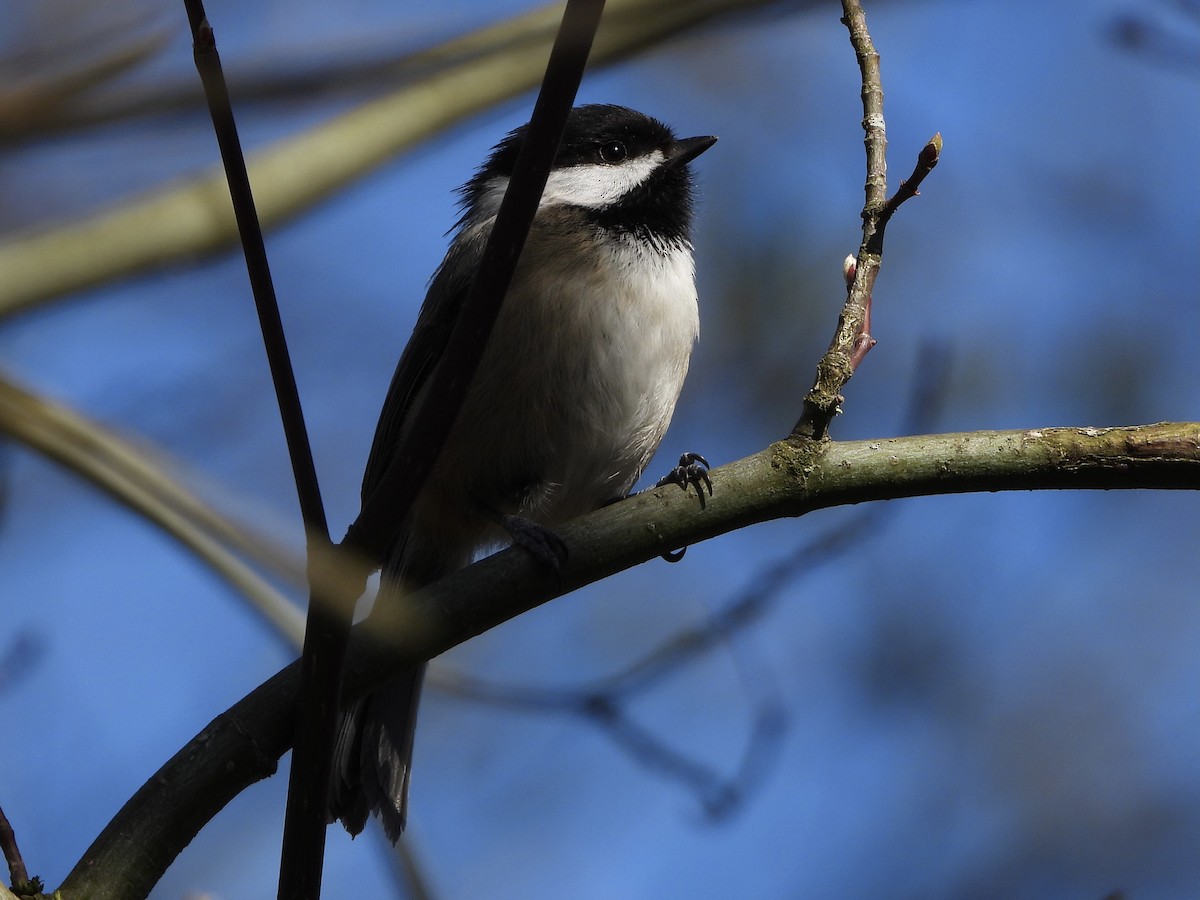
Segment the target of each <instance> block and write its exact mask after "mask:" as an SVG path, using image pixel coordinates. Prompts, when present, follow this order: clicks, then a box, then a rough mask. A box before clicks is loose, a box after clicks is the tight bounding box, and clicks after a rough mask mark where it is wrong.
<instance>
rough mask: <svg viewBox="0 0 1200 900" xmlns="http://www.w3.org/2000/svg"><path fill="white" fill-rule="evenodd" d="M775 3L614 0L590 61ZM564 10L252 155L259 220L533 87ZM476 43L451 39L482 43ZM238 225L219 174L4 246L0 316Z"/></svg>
mask: <svg viewBox="0 0 1200 900" xmlns="http://www.w3.org/2000/svg"><path fill="white" fill-rule="evenodd" d="M778 2H779V0H692V2H689V3H679V2H678V0H610V3H609V7H610V8H609V11H608V13H607V14H606V16H605V24H604V26H603V27H602V28H601V29H600V32H599V34H598V35H597V37H596V44H595V48H594V50H593V53H592V64H593V65H599V64H601V63H608V62H613V61H616V60H618V59H623V58H625V57H628V56H629V55H631V54H632V53H634V52H637V51H638V50H641V49H643V48H645V47H646V46H648V45H650V44H653V43H655V42H659V41H663V40H665V39H667V38H669V37H670V36H672V35H675V34H678V33H680V32H682V31H684V30H686V29H688V28H692V27H695V26H697V25H699V24H702V23H704V22H707V21H710V20H712V19H713V18H714V17H716V16H719V15H723V14H726V13H730V12H734V11H738V10H749V9H753V8H755V7H761V6H766V5H770V4H772V3H778ZM561 13H562V6H561V4H559V3H555V4H552V5H550V6H548V7H546V8H544V9H540V10H537V11H535V12H533V13H527V14H524V15H522V16H521V17H519V20H520V25H521V27H520V28H516V29H513V28H507V27H503V28H498V27H497V26H489V27H488V28H487V29H483V30H481V33H480V34H481V35H486V36H487V40H486V43H485V49H484V50H482V51H480V52H478V53H477V55H472V56H470V57H469V58H467V59H465V60H463V61H460V62H456V63H455V64H454V65H451V66H450V67H448V68H446V69H444V70H441V71H438V72H435V73H434V74H432V75H430V76H429V77H427V78H423V79H421V80H420V81H418V82H417V83H415V84H410V85H407V86H405V87H403V88H401V89H400V90H398V91H395V92H394V93H392V94H389V95H387V96H385V97H381V98H379V99H377V100H373V101H371V102H368V103H364V104H363V105H361V106H359V107H357V108H355V109H353V110H350V111H349V112H347V113H344V114H343V115H340V116H338V117H336V118H335V119H333V120H331V121H330V122H328V123H326V124H324V125H322V126H320V127H319V128H316V129H313V130H311V131H308V132H305V133H304V134H301V135H299V136H296V137H291V138H288V139H286V140H283V141H280V142H278V143H277V144H274V145H272V146H270V147H267V148H265V149H263V150H260V151H259V152H257V153H255V154H252V155H251V156H250V158H249V160H248V165H249V169H250V180H251V183H252V184H253V185H254V193H255V197H256V198H257V202H258V210H259V215H260V217H261V219H262V222H263V224H264V226H267V227H273V226H275V225H278V224H279V223H281V222H283V221H286V220H288V219H290V218H292V217H293V216H296V215H298V214H299V213H301V212H303V211H305V210H307V209H309V208H310V207H312V206H313V205H314V204H316V203H318V202H319V201H321V200H323V199H324V198H326V197H328V196H329V195H331V194H332V193H333V192H335V191H337V190H339V189H340V188H342V187H343V186H345V185H346V184H348V183H350V182H351V181H353V180H354V179H356V178H360V177H362V176H363V175H365V174H366V173H368V172H370V171H372V170H373V169H375V168H377V167H378V166H379V165H381V164H383V163H384V162H386V161H388V160H390V159H392V158H393V157H395V156H396V155H397V154H398V153H401V152H403V151H405V150H407V149H409V148H411V147H413V146H415V145H416V144H418V143H420V142H421V141H423V140H426V139H427V138H429V137H431V136H432V135H434V134H437V133H439V132H441V131H443V130H444V129H446V128H449V127H450V126H452V125H454V124H455V123H457V122H460V121H462V120H463V119H464V118H465V117H467V116H470V115H472V114H475V113H478V112H480V111H481V110H485V109H488V108H490V107H493V106H495V105H496V104H497V103H499V102H501V101H503V100H506V99H509V98H511V97H514V96H516V95H518V94H520V93H521V92H522V91H526V90H529V89H530V88H532V87H534V86H536V85H537V84H538V82H539V80H540V79H541V77H542V71H543V67H544V63H545V59H546V55H547V54H548V53H549V52H550V44H551V41H552V39H553V37H554V31H555V27H556V26H557V22H558V19H559V17H560V16H561ZM478 38H479V35H476V36H475V39H472V38H471V37H468V38H466V39H462V38H460V39H456V41H454V42H452V43H454V44H455V45H467V46H471V47H473V48H478V45H479V43H480V41H479V39H478ZM236 240H237V229H236V227H235V224H234V220H233V214H232V211H231V209H230V204H229V192H228V190H227V188H226V185H225V178H224V176H223V175H221V174H220V173H217V172H212V173H209V174H205V175H203V176H201V177H199V178H196V179H195V180H192V181H188V182H185V183H183V184H177V185H172V186H170V187H167V188H165V189H162V190H159V191H155V192H154V193H152V194H149V195H147V196H145V197H142V198H138V199H137V200H134V201H131V202H129V203H126V204H122V205H120V206H118V207H116V208H114V209H111V210H105V211H103V212H101V213H98V214H96V215H94V216H89V217H88V218H86V219H82V220H80V221H78V222H75V223H73V224H71V225H69V226H66V227H64V228H61V229H58V230H56V231H53V232H49V233H46V234H37V235H31V236H27V237H21V238H16V239H14V240H11V241H8V242H7V243H4V244H0V316H5V315H11V314H13V313H16V312H20V311H22V310H24V309H27V308H29V307H31V306H34V305H37V304H39V303H42V302H44V301H46V300H49V299H53V298H55V297H60V296H62V295H64V294H68V293H71V292H73V291H78V290H82V289H84V288H89V287H94V286H96V285H99V284H103V283H105V282H108V281H112V280H114V279H117V278H122V277H128V276H129V275H132V274H134V273H136V272H139V271H143V270H144V269H146V268H147V267H150V266H156V265H163V264H166V263H169V262H177V261H180V260H186V259H192V258H194V257H195V256H196V255H198V254H202V253H211V252H216V251H219V250H223V249H227V248H229V247H232V246H234V244H235V242H236Z"/></svg>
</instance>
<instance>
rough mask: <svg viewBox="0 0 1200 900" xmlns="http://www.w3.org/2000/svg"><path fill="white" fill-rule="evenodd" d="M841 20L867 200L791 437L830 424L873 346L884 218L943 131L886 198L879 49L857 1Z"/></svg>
mask: <svg viewBox="0 0 1200 900" xmlns="http://www.w3.org/2000/svg"><path fill="white" fill-rule="evenodd" d="M842 10H843V12H844V16H843V18H842V23H843V24H844V25H845V26H846V27H847V28H848V29H849V31H850V43H851V44H852V45H853V46H854V55H855V56H856V57H857V58H858V68H859V72H860V73H861V76H862V105H863V121H862V124H863V132H864V138H863V142H864V144H865V146H866V151H867V179H866V186H865V193H866V202H865V204H864V206H863V210H862V220H863V239H862V244H861V245H860V247H859V250H858V257H857V260H856V261H855V263H854V265H853V266H852V267H851V266H850V265H849V264H848V265H847V278H850V277H851V276H852V277H853V281H852V282H851V284H850V286H849V291H848V293H847V296H846V302H845V304H844V305H843V307H842V313H841V315H840V316H839V317H838V324H837V329H836V330H835V331H834V334H833V339H832V340H831V341H830V343H829V349H828V350H826V351H825V355H824V356H822V357H821V360H820V362H819V363H817V378H816V382H815V383H814V384H813V386H812V389H811V390H810V391H809V392H808V394H807V396H805V398H804V409H803V412H802V413H801V416H800V421H799V422H797V423H796V425H795V427H794V428H793V429H792V437H795V438H809V439H811V440H821V439H822V438H824V437H825V436H826V435H827V434H828V433H829V424H830V422H832V421H833V417H834V416H836V415H837V414H838V413H839V412H840V411H841V409H840V405H841V402H842V388H844V387H845V386H846V382H848V381H849V380H850V378H851V377H852V376H853V375H854V370H855V368H856V367H857V365H858V363H859V362H860V361H861V360H862V358H863V357H864V356H865V355H866V352H867V351H868V350H870V348H871V347H872V346H874V343H875V342H874V340H873V339H872V338H871V335H870V333H869V328H870V321H871V319H870V316H871V296H872V291H873V290H874V288H875V279H876V278H877V277H878V275H879V266H880V264H881V262H882V260H883V235H884V231H885V230H886V228H887V223H888V221H889V220H890V219H891V218H892V215H893V214H894V213H895V212H896V210H897V209H898V208H899V207H900V204H902V203H903V202H904V201H905V200H907V199H909V198H910V197H915V196H916V195H917V188H918V187H919V186H920V184H921V182H922V181H923V180H924V179H925V176H926V175H928V174H929V172H931V171H932V170H933V167H934V166H936V165H937V162H938V157H939V155H940V154H941V149H942V138H941V135H940V134H938V135H934V137H933V138H932V139H931V140H930V141H929V143H928V144H926V145H925V147H924V148H923V149H922V150H921V153H920V155H919V156H918V158H917V167H916V169H915V170H914V172H913V174H912V176H911V177H910V178H909V179H908V180H907V181H906V182H903V183H901V185H900V190H899V191H897V192H896V195H895V196H894V197H892V198H891V199H890V200H889V199H886V198H887V156H886V150H887V126H886V124H885V123H884V119H883V85H882V82H881V80H880V74H879V53H878V52H876V50H875V45H874V44H873V43H872V41H871V35H870V33H869V32H868V31H867V18H866V14H865V13H864V12H863V9H862V4H861V3H860V2H859V0H842Z"/></svg>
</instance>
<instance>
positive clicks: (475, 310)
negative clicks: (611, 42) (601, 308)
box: [343, 0, 604, 559]
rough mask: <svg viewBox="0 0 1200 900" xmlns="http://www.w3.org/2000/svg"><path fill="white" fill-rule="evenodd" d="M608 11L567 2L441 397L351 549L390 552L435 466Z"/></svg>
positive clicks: (371, 505)
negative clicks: (406, 513)
mask: <svg viewBox="0 0 1200 900" xmlns="http://www.w3.org/2000/svg"><path fill="white" fill-rule="evenodd" d="M603 9H604V0H570V2H568V3H567V8H566V11H565V12H564V13H563V19H562V25H561V26H560V27H559V30H558V36H557V37H556V38H555V41H554V48H553V50H551V52H550V61H549V63H548V64H547V66H546V77H545V79H544V80H543V82H542V89H541V93H540V94H539V95H538V98H537V102H536V103H535V104H534V107H533V115H532V116H531V117H530V120H529V129H528V131H527V132H526V139H525V143H524V145H523V146H522V148H521V152H520V155H519V156H518V157H517V161H516V164H515V165H514V168H513V175H512V179H511V181H510V182H509V187H508V191H507V192H506V193H505V195H504V200H503V202H502V203H501V204H500V210H499V212H498V214H497V216H496V224H495V227H493V229H492V233H491V236H490V238H489V239H488V244H487V248H486V249H485V251H484V254H483V258H482V260H481V261H480V265H479V271H478V272H477V274H476V276H475V280H474V282H473V283H472V285H471V290H470V292H469V293H468V295H467V299H466V302H465V303H464V305H463V310H462V313H461V315H460V317H459V321H458V324H457V325H456V326H455V329H454V332H453V334H451V336H450V340H449V341H448V343H447V345H446V348H445V351H444V352H443V355H442V360H441V363H440V364H439V366H438V368H437V369H436V370H435V372H434V374H433V375H432V376H431V378H430V388H429V391H430V393H431V395H433V396H435V397H439V398H441V400H440V402H438V403H423V404H421V406H420V408H419V409H418V410H417V411H416V413H415V415H414V421H413V423H412V426H411V427H410V428H409V429H408V431H407V435H408V439H407V440H405V441H404V443H403V444H402V445H401V446H400V448H399V449H398V450H397V453H396V456H395V458H394V459H393V460H392V463H391V465H390V466H389V468H388V470H387V472H386V473H385V474H384V475H383V477H382V478H381V479H380V483H379V485H378V487H377V488H376V490H375V492H374V494H372V495H371V496H370V497H368V498H366V501H365V502H364V504H363V508H362V511H361V512H360V513H359V515H358V518H357V519H356V520H355V522H354V524H353V525H351V526H350V530H349V532H348V533H347V534H346V538H345V540H344V542H343V546H345V547H347V548H350V549H353V550H355V551H358V552H359V553H362V554H364V555H366V556H368V557H370V558H373V559H380V558H381V557H382V556H383V555H384V554H385V552H386V550H387V548H388V547H389V546H390V545H391V543H392V541H393V540H395V537H396V533H397V531H398V529H399V525H400V521H401V520H402V517H401V516H399V515H398V514H397V510H403V509H407V508H408V507H409V506H410V505H411V503H412V500H413V498H414V497H415V496H416V493H417V491H418V490H419V488H420V486H421V484H422V483H423V482H424V480H425V476H426V474H427V473H428V472H429V469H430V468H431V467H432V465H433V462H434V460H435V458H436V449H437V448H439V447H440V446H441V444H442V442H443V441H444V440H445V437H446V435H447V434H449V432H450V428H451V427H452V426H453V424H454V419H455V418H456V417H457V415H458V410H459V408H460V407H461V406H462V401H463V399H464V398H465V397H466V394H467V390H468V388H470V386H471V379H472V378H473V377H474V375H475V369H476V368H477V367H478V365H479V360H480V358H481V357H482V355H483V348H484V346H485V344H486V343H487V339H488V335H489V334H491V330H492V326H493V324H494V323H495V321H496V317H497V316H498V315H499V313H500V304H501V303H502V302H503V300H504V295H505V293H506V292H507V291H508V285H509V282H510V281H511V280H512V276H513V272H514V271H515V270H516V266H517V259H518V258H519V257H520V255H521V249H522V248H523V247H524V245H525V238H526V236H527V235H528V233H529V226H530V225H531V224H532V222H533V216H534V213H535V212H537V206H538V202H539V200H540V199H541V196H542V190H543V189H544V188H545V186H546V178H547V177H548V176H549V174H550V166H551V164H552V163H553V162H554V156H555V154H556V153H557V152H558V142H559V140H560V139H561V138H562V133H563V129H564V128H565V127H566V121H567V116H568V114H569V113H570V111H571V106H572V104H574V102H575V94H576V92H577V91H578V89H579V83H580V81H581V80H582V78H583V69H584V66H585V65H586V63H587V57H588V53H589V52H590V50H591V46H592V39H593V37H594V36H595V33H596V28H597V26H598V25H599V24H600V14H601V12H602V11H603ZM431 448H432V450H431Z"/></svg>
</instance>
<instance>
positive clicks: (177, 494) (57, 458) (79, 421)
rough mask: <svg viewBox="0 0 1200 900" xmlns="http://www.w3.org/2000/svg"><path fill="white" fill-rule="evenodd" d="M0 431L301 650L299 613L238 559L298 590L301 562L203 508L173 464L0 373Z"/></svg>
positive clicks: (300, 583)
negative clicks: (174, 546) (175, 552)
mask: <svg viewBox="0 0 1200 900" xmlns="http://www.w3.org/2000/svg"><path fill="white" fill-rule="evenodd" d="M0 433H3V434H5V435H7V436H8V437H10V438H12V439H14V440H17V441H20V442H21V443H22V444H24V445H25V446H27V447H29V448H30V449H31V450H33V451H34V452H36V453H40V454H41V455H42V456H44V457H45V458H47V459H49V460H50V461H52V462H54V463H57V464H58V465H60V466H63V467H64V468H66V469H67V470H69V471H71V472H73V473H74V474H75V475H77V476H79V477H80V478H83V479H84V480H86V481H88V482H90V483H91V484H92V485H93V486H95V487H97V488H98V489H100V490H101V491H103V492H104V493H106V494H108V495H109V496H110V497H111V498H113V499H114V500H116V501H117V502H118V503H120V504H122V505H123V506H125V507H127V508H128V509H131V510H133V511H134V512H136V513H137V514H138V515H140V516H143V517H144V518H145V519H146V520H147V521H149V522H151V523H153V524H154V525H156V526H158V527H159V528H161V529H162V530H163V531H164V532H165V533H166V534H168V535H170V536H171V537H172V538H174V539H175V540H176V541H178V542H179V543H180V544H181V545H182V546H183V547H184V548H185V549H187V550H189V551H190V552H191V553H193V554H195V556H196V557H197V558H198V559H200V560H201V561H202V562H203V563H204V564H205V565H207V566H208V567H210V568H211V569H212V571H213V572H214V573H215V574H216V575H217V576H219V577H220V578H222V579H223V580H224V581H225V582H226V584H228V585H229V586H230V587H232V588H233V589H234V590H235V591H237V592H239V593H240V594H241V595H242V596H244V597H245V598H246V599H247V600H249V601H250V603H251V604H252V605H253V606H254V608H255V609H257V610H258V612H259V613H260V614H261V615H262V616H263V617H264V618H266V619H267V621H269V622H270V623H271V624H272V625H273V626H274V627H275V628H276V629H277V630H278V631H279V632H281V633H282V634H283V635H284V636H285V637H286V638H288V639H289V640H290V641H291V642H292V643H294V644H299V642H300V641H301V639H302V638H303V634H304V620H303V617H302V616H301V614H300V611H299V610H298V609H297V608H296V606H295V604H294V603H292V602H291V601H290V600H288V599H287V598H286V597H285V596H283V595H282V594H281V593H280V592H279V591H278V590H277V589H276V588H275V587H274V586H273V585H272V584H271V583H270V581H268V580H267V579H266V578H264V577H262V576H261V575H259V574H258V572H256V571H255V570H254V569H253V568H252V567H251V566H249V565H247V564H246V563H245V562H243V560H242V559H241V558H239V555H240V556H244V557H247V558H248V559H250V560H252V561H254V562H256V563H257V564H259V565H261V566H265V567H266V568H268V569H270V570H271V571H272V572H273V573H274V574H275V575H277V576H279V577H281V578H284V579H286V580H288V581H290V582H291V583H293V584H296V585H303V584H304V565H303V562H302V561H301V560H299V559H297V558H296V556H295V555H294V554H292V553H290V552H289V551H287V550H285V549H283V548H282V547H280V546H278V545H276V544H275V543H274V542H272V541H271V540H270V539H268V538H267V537H266V536H265V535H261V534H255V533H253V532H252V531H250V530H249V529H247V528H244V527H242V526H239V525H238V524H236V523H235V522H233V521H232V520H230V519H228V518H226V517H224V516H222V515H221V514H220V513H218V512H216V510H214V509H213V508H212V507H210V506H208V505H207V504H205V503H204V502H203V501H202V500H200V499H199V498H198V497H197V496H195V495H194V494H193V493H191V492H190V491H189V490H187V489H186V488H185V487H183V485H182V484H181V483H180V481H179V480H178V479H177V478H174V477H172V476H171V474H170V471H171V469H172V468H174V466H172V465H171V464H169V463H167V462H165V461H163V460H161V459H159V458H157V457H156V456H155V455H153V454H151V453H150V452H148V451H146V450H144V449H142V448H139V447H137V446H135V445H134V444H133V443H131V442H129V441H128V440H125V439H124V438H122V437H120V436H118V435H117V434H114V433H113V432H111V431H109V430H108V429H106V428H104V427H102V426H101V425H99V424H97V423H96V422H93V421H91V420H89V419H88V418H87V417H85V416H83V415H82V414H80V413H78V412H76V411H74V410H72V409H71V408H70V407H68V406H65V405H63V404H60V403H57V402H55V401H53V400H51V399H49V398H47V397H43V396H40V395H38V394H35V393H34V392H33V391H31V390H29V389H28V388H26V387H23V386H21V385H19V384H17V383H16V382H15V381H13V380H12V379H11V378H10V377H9V376H7V375H5V374H4V373H2V372H0Z"/></svg>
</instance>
